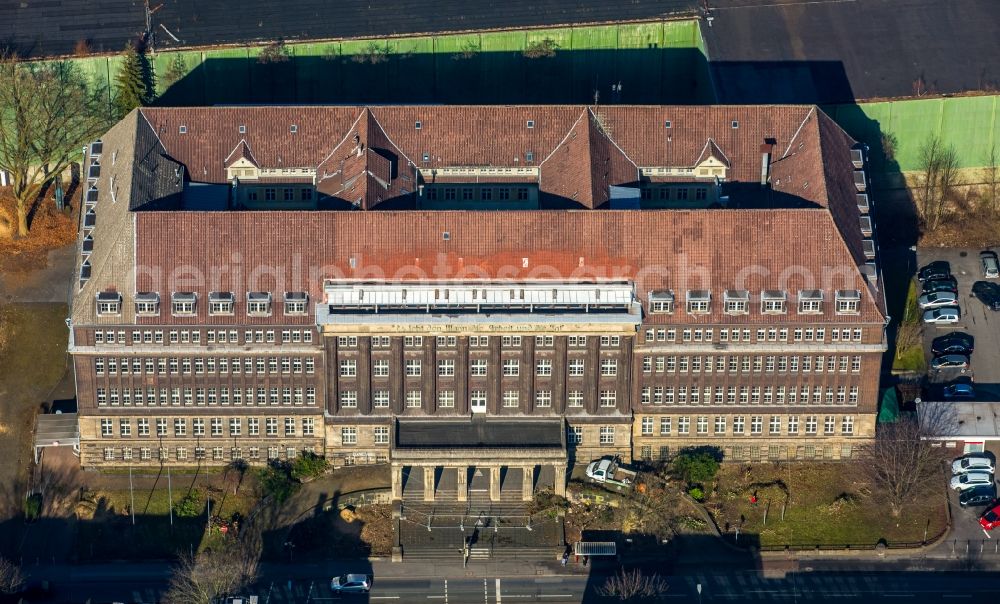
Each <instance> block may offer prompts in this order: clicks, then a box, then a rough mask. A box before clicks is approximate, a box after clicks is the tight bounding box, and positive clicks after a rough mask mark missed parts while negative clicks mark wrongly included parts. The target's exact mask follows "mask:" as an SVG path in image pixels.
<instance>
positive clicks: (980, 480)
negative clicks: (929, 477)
mask: <svg viewBox="0 0 1000 604" xmlns="http://www.w3.org/2000/svg"><path fill="white" fill-rule="evenodd" d="M991 484H993V475H992V474H990V473H989V472H966V473H965V474H959V475H958V476H952V477H951V488H953V489H955V490H956V491H968V490H969V489H972V488H975V487H981V486H986V485H991Z"/></svg>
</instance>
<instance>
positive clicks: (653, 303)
mask: <svg viewBox="0 0 1000 604" xmlns="http://www.w3.org/2000/svg"><path fill="white" fill-rule="evenodd" d="M722 300H723V311H724V312H725V313H726V314H728V315H745V314H749V312H750V292H749V291H748V290H728V289H727V290H725V291H724V292H723V298H722ZM797 300H798V305H797V308H798V314H800V315H810V314H813V315H814V314H821V313H822V312H823V292H822V291H821V290H799V292H798V296H797ZM835 304H836V306H835V308H836V312H837V314H857V313H858V312H859V310H860V308H861V292H860V291H858V290H837V292H836V294H835ZM674 307H675V298H674V293H673V292H672V291H653V292H650V293H649V310H650V312H653V313H672V312H674ZM685 309H686V310H687V312H688V313H690V314H708V313H709V312H711V310H712V292H711V291H710V290H688V291H687V293H686V294H685ZM760 312H761V313H762V314H785V313H787V312H788V294H787V292H784V291H777V290H774V291H763V292H761V294H760Z"/></svg>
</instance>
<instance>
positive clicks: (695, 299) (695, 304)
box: [687, 289, 712, 315]
mask: <svg viewBox="0 0 1000 604" xmlns="http://www.w3.org/2000/svg"><path fill="white" fill-rule="evenodd" d="M711 308H712V292H710V291H708V290H707V289H691V290H688V293H687V311H688V313H690V314H693V315H704V314H708V313H709V312H710V311H711Z"/></svg>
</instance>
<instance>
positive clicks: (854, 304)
mask: <svg viewBox="0 0 1000 604" xmlns="http://www.w3.org/2000/svg"><path fill="white" fill-rule="evenodd" d="M860 310H861V292H860V291H858V290H856V289H838V290H837V314H838V315H856V314H858V312H860Z"/></svg>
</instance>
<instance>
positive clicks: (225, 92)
mask: <svg viewBox="0 0 1000 604" xmlns="http://www.w3.org/2000/svg"><path fill="white" fill-rule="evenodd" d="M202 66H203V71H204V73H205V75H204V80H205V99H206V101H207V102H208V104H219V103H249V102H252V101H253V98H255V96H254V95H251V88H250V60H249V59H248V58H247V49H246V48H223V49H218V50H210V51H206V52H205V54H204V60H203V62H202Z"/></svg>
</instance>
